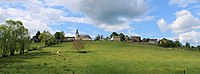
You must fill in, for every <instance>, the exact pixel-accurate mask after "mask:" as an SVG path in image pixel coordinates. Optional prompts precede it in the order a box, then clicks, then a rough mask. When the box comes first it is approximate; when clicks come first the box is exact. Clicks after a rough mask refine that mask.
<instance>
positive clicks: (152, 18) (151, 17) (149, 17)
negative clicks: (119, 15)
mask: <svg viewBox="0 0 200 74" xmlns="http://www.w3.org/2000/svg"><path fill="white" fill-rule="evenodd" d="M154 19H155V16H143V17H140V18H134V19H132V21H135V22H144V21H152V20H154Z"/></svg>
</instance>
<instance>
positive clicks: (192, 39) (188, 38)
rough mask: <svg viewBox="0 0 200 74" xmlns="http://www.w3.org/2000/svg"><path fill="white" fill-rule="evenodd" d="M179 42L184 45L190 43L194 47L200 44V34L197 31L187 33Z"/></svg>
mask: <svg viewBox="0 0 200 74" xmlns="http://www.w3.org/2000/svg"><path fill="white" fill-rule="evenodd" d="M179 40H180V41H181V42H182V43H186V42H189V43H191V44H192V45H197V44H200V33H199V32H196V31H191V32H186V33H182V34H180V35H179Z"/></svg>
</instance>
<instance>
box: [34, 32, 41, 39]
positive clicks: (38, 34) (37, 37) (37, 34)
mask: <svg viewBox="0 0 200 74" xmlns="http://www.w3.org/2000/svg"><path fill="white" fill-rule="evenodd" d="M40 34H41V33H40V31H37V33H36V35H35V37H36V39H38V40H39V41H40V39H39V36H40Z"/></svg>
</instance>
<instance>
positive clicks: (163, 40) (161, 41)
mask: <svg viewBox="0 0 200 74" xmlns="http://www.w3.org/2000/svg"><path fill="white" fill-rule="evenodd" d="M158 43H159V44H165V43H167V39H161V40H159V41H158Z"/></svg>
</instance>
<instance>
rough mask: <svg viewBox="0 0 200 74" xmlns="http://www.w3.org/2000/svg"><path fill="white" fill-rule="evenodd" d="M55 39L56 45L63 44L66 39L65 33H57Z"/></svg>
mask: <svg viewBox="0 0 200 74" xmlns="http://www.w3.org/2000/svg"><path fill="white" fill-rule="evenodd" d="M54 37H55V38H56V43H57V44H58V43H59V42H60V43H62V42H63V39H64V37H65V33H64V32H56V33H55V34H54Z"/></svg>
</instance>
